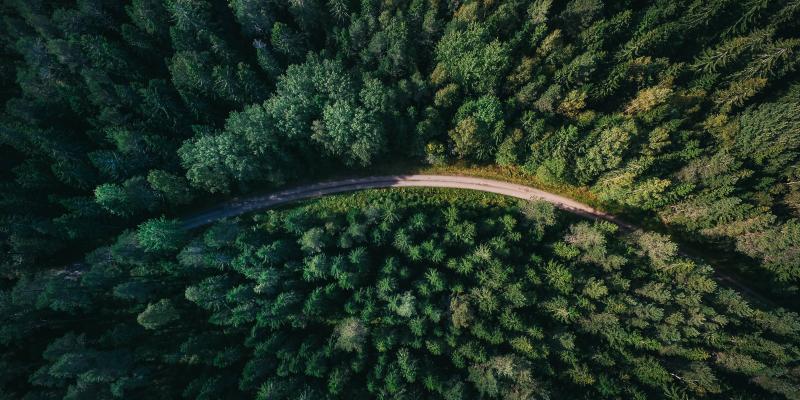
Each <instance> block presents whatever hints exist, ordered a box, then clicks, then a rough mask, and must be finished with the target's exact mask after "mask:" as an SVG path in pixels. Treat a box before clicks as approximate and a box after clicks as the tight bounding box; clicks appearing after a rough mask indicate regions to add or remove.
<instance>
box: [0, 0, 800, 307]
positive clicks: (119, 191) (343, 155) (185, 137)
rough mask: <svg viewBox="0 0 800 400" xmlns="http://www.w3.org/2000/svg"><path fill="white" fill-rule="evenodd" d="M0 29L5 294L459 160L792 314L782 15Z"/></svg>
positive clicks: (792, 222) (474, 10)
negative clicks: (255, 197)
mask: <svg viewBox="0 0 800 400" xmlns="http://www.w3.org/2000/svg"><path fill="white" fill-rule="evenodd" d="M1 7H2V14H3V23H2V35H0V36H1V37H2V39H1V40H2V41H1V42H0V51H1V52H2V58H3V62H2V69H0V73H2V91H1V93H2V96H3V103H4V105H5V106H4V109H3V112H2V117H0V149H2V154H3V157H2V166H3V168H2V175H1V176H0V179H2V181H1V182H0V184H2V189H3V192H4V194H5V196H4V197H3V201H2V213H3V222H4V223H3V226H2V235H3V238H4V240H3V252H4V254H5V255H6V257H4V260H5V261H4V262H3V264H2V271H3V275H4V276H6V277H7V278H10V279H15V278H14V277H16V276H18V275H19V274H21V273H24V271H29V270H31V269H39V270H41V269H43V268H47V266H48V265H51V264H53V263H57V262H58V260H61V259H63V258H65V254H69V255H72V256H76V255H80V253H81V252H83V251H88V250H90V249H91V248H93V247H94V246H98V245H102V244H104V243H106V242H107V238H108V237H109V235H114V234H116V233H118V232H119V231H121V230H122V229H124V228H125V227H127V226H130V224H131V223H136V222H139V221H142V220H143V219H145V218H148V217H152V216H157V215H160V214H161V213H165V212H166V213H169V212H172V211H174V210H176V209H178V208H179V207H181V206H184V205H186V204H192V203H193V202H196V201H198V199H201V200H202V199H204V198H208V196H209V195H211V194H214V193H223V194H224V193H232V192H234V193H240V192H246V191H249V190H252V189H253V188H261V189H263V188H268V187H276V186H280V185H283V184H286V183H288V182H292V181H293V180H296V179H300V178H304V177H307V176H309V174H321V175H324V171H331V170H339V171H342V170H344V169H345V168H355V169H358V168H360V167H365V166H373V165H375V164H376V163H382V162H383V163H387V162H389V163H390V162H391V160H411V161H418V162H420V163H426V162H428V163H434V164H443V163H449V162H454V161H459V160H461V161H463V162H469V163H481V164H498V165H501V166H509V167H510V168H518V169H520V170H522V171H524V172H525V173H528V174H530V175H531V176H535V177H536V178H537V179H539V180H540V181H541V182H551V183H558V184H568V185H582V186H586V187H588V188H590V190H591V191H592V192H593V193H595V194H596V195H597V196H598V197H599V198H600V199H601V200H602V201H604V202H606V203H607V204H609V205H616V206H619V207H622V208H624V209H628V210H633V211H637V212H649V213H653V214H654V215H656V216H658V218H659V219H660V220H661V221H663V222H664V223H665V224H667V225H669V226H670V227H671V228H672V229H676V230H678V231H684V232H686V233H687V235H686V236H687V237H691V238H692V239H694V240H698V241H703V242H706V243H714V244H715V245H716V246H717V247H716V248H717V249H719V250H720V251H726V252H734V251H737V252H739V253H740V255H741V256H740V257H748V258H751V259H752V260H753V263H752V264H754V265H760V267H762V269H761V270H760V271H758V272H757V274H756V275H759V276H760V277H761V278H763V279H765V280H766V281H768V282H769V285H768V286H770V287H771V288H772V289H773V290H774V291H775V292H776V294H777V295H780V296H783V297H791V296H794V295H795V294H796V292H797V283H798V282H800V257H798V256H797V255H798V251H800V248H798V243H800V221H799V220H798V217H799V216H800V184H799V183H798V179H800V169H799V168H800V167H798V151H800V150H799V149H800V112H798V111H800V84H798V72H797V64H798V63H799V62H800V61H798V60H800V57H798V51H799V50H800V37H798V35H797V33H798V32H800V22H798V21H800V2H798V1H759V0H755V1H730V0H714V1H700V0H696V1H654V2H653V1H636V2H634V1H621V2H603V1H600V0H573V1H569V2H552V1H549V0H536V1H514V0H511V1H509V0H503V1H460V0H459V1H450V2H444V1H438V0H410V1H391V2H390V1H384V2H381V1H377V0H364V1H360V2H359V1H352V0H326V1H322V0H304V1H288V2H282V1H273V0H230V1H229V2H227V3H225V2H222V1H216V2H215V1H206V0H166V1H158V0H134V1H131V2H129V3H124V2H118V1H103V0H80V1H41V0H38V1H37V0H32V1H27V0H26V1H7V2H4V4H3V5H2V6H1ZM87 219H91V220H92V221H93V224H92V225H91V226H87V225H86V224H83V223H82V221H85V220H87Z"/></svg>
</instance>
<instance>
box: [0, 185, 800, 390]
mask: <svg viewBox="0 0 800 400" xmlns="http://www.w3.org/2000/svg"><path fill="white" fill-rule="evenodd" d="M421 190H425V191H424V192H421ZM485 196H486V195H479V194H468V193H457V194H455V195H452V196H449V197H448V196H444V195H443V194H442V192H437V191H436V190H433V189H417V190H416V191H410V192H407V193H396V192H386V191H383V192H366V193H364V194H361V195H349V196H348V197H345V198H329V199H325V200H323V201H320V202H314V203H310V204H307V205H304V206H300V207H294V208H289V209H285V210H281V211H269V212H266V213H263V214H260V215H257V216H255V217H254V218H252V220H249V219H248V220H243V221H223V222H219V223H217V224H215V225H213V226H212V227H210V228H208V229H206V230H205V231H201V232H196V233H195V234H193V235H191V236H187V235H186V234H185V232H183V231H180V230H175V229H174V222H172V221H169V220H162V219H158V220H152V221H150V222H147V223H144V224H142V225H140V226H139V227H138V229H136V230H134V231H128V232H126V233H124V234H122V235H121V236H120V237H119V239H117V241H116V242H115V243H113V244H112V245H110V246H107V247H102V248H100V249H98V250H96V251H94V252H93V253H92V254H90V255H89V256H88V257H87V262H88V263H89V266H88V269H87V270H85V271H83V272H82V273H80V274H74V275H69V272H63V273H61V274H55V275H49V276H44V277H40V278H38V279H30V280H25V283H24V285H19V286H18V287H16V288H15V289H14V290H13V291H11V292H10V293H8V294H7V296H6V297H5V298H3V299H2V300H3V302H2V303H0V310H2V311H3V314H4V315H6V316H8V315H12V316H13V317H11V318H10V319H9V320H7V322H6V323H5V324H4V325H3V327H2V329H1V330H0V345H6V346H7V350H8V353H6V354H4V356H3V357H2V358H0V366H3V370H4V371H5V372H4V374H3V379H5V384H6V387H7V388H8V389H7V391H6V392H5V393H8V395H9V396H12V397H13V396H15V395H16V394H18V393H24V392H26V391H27V393H28V396H29V397H28V398H54V397H61V396H64V397H65V398H70V399H81V398H93V399H97V398H112V397H124V398H178V397H180V396H183V397H188V398H201V399H219V398H241V397H243V396H244V397H251V398H258V399H298V398H302V399H322V398H346V399H353V398H383V399H405V398H408V399H415V398H444V399H474V398H503V399H548V398H553V399H556V398H571V399H572V398H574V399H577V398H594V399H596V398H608V399H614V398H629V399H649V398H667V399H689V398H704V397H708V398H720V399H722V398H725V399H742V400H744V399H748V400H751V399H773V398H781V397H784V396H785V398H790V399H797V398H800V374H798V370H800V361H798V360H800V347H798V343H800V317H799V316H798V315H797V314H795V313H786V312H784V311H770V310H765V309H762V308H759V307H753V306H751V305H749V304H748V303H747V301H746V300H745V299H743V298H742V297H741V296H740V295H739V294H737V293H736V292H735V291H733V290H731V289H727V288H724V287H721V286H719V285H718V284H716V283H715V281H714V280H713V279H712V276H711V271H712V270H711V268H709V267H708V266H705V265H702V264H697V263H696V262H694V261H692V260H689V259H685V258H683V257H681V256H679V255H678V254H677V248H676V246H675V244H673V243H672V242H670V241H669V239H668V238H666V237H665V236H663V235H659V234H654V233H644V232H641V231H640V232H637V233H635V234H628V235H619V234H618V232H617V229H616V226H614V225H612V224H610V223H607V222H603V223H589V222H586V221H576V220H575V218H574V217H573V218H569V217H567V215H566V214H561V213H557V212H555V211H554V209H553V206H552V205H550V204H547V203H521V204H519V205H517V204H515V203H514V202H512V201H511V200H507V199H504V198H500V197H493V196H492V197H485ZM65 274H67V275H68V276H66V277H65V276H64V275H65ZM35 325H41V326H40V327H37V326H35ZM32 329H40V330H41V332H40V333H39V335H38V336H37V337H36V338H34V339H31V338H26V336H25V335H26V334H27V333H28V332H30V331H31V330H32ZM44 333H46V334H47V335H50V337H49V338H48V340H49V343H44V344H38V343H36V342H37V341H38V340H40V339H41V338H42V337H46V336H47V335H45V334H44ZM9 343H11V344H12V345H10V346H9ZM31 345H34V346H36V345H44V346H45V347H44V350H43V352H42V356H41V357H42V358H41V359H40V358H39V355H38V354H31V353H30V352H29V347H27V346H31ZM26 357H29V359H26ZM20 360H24V361H20ZM33 360H35V361H33Z"/></svg>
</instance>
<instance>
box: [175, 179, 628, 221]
mask: <svg viewBox="0 0 800 400" xmlns="http://www.w3.org/2000/svg"><path fill="white" fill-rule="evenodd" d="M387 187H438V188H451V189H468V190H479V191H482V192H490V193H497V194H501V195H505V196H511V197H516V198H519V199H525V200H534V199H536V200H543V201H546V202H548V203H552V204H554V205H555V206H556V207H557V208H560V209H562V210H565V211H569V212H572V213H575V214H579V215H582V216H585V217H588V218H593V219H603V220H607V221H610V222H613V223H615V224H617V225H619V226H621V227H622V228H624V229H626V230H633V229H635V227H634V226H633V225H630V224H628V223H626V222H624V221H622V220H620V219H619V218H617V217H614V216H613V215H609V214H606V213H604V212H602V211H599V210H596V209H594V208H592V207H590V206H588V205H586V204H583V203H579V202H577V201H575V200H572V199H569V198H566V197H563V196H559V195H556V194H553V193H549V192H545V191H542V190H539V189H534V188H531V187H528V186H523V185H517V184H514V183H508V182H502V181H496V180H492V179H483V178H473V177H466V176H450V175H391V176H373V177H368V178H355V179H345V180H338V181H330V182H322V183H315V184H312V185H305V186H299V187H296V188H293V189H288V190H283V191H280V192H276V193H271V194H267V195H263V196H254V197H249V198H245V199H235V200H231V201H229V202H227V203H224V204H222V205H220V206H217V207H214V208H212V209H209V210H206V211H203V212H200V213H198V214H194V215H192V216H191V217H189V218H186V219H185V220H184V226H185V227H186V228H189V229H191V228H197V227H200V226H203V225H206V224H209V223H211V222H214V221H216V220H219V219H222V218H228V217H234V216H237V215H242V214H246V213H249V212H252V211H256V210H260V209H264V208H269V207H274V206H277V205H281V204H285V203H290V202H293V201H298V200H304V199H310V198H315V197H321V196H325V195H329V194H335V193H343V192H353V191H358V190H365V189H376V188H387Z"/></svg>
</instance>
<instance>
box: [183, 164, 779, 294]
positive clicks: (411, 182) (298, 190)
mask: <svg viewBox="0 0 800 400" xmlns="http://www.w3.org/2000/svg"><path fill="white" fill-rule="evenodd" d="M388 187H436V188H451V189H468V190H478V191H482V192H489V193H496V194H501V195H505V196H511V197H516V198H519V199H524V200H543V201H546V202H548V203H552V204H553V205H555V206H556V207H557V208H559V209H562V210H565V211H568V212H571V213H574V214H578V215H581V216H584V217H587V218H591V219H596V220H597V219H601V220H605V221H609V222H612V223H614V224H617V225H618V226H619V227H620V228H622V229H623V230H625V231H633V230H636V229H638V228H637V227H636V226H634V225H631V224H629V223H627V222H625V221H622V220H621V219H620V218H618V217H615V216H613V215H610V214H607V213H604V212H602V211H600V210H596V209H594V208H592V207H590V206H588V205H586V204H583V203H580V202H577V201H575V200H572V199H569V198H566V197H563V196H559V195H557V194H553V193H549V192H545V191H542V190H539V189H534V188H532V187H528V186H524V185H518V184H514V183H509V182H503V181H497V180H494V179H484V178H473V177H467V176H456V175H387V176H373V177H367V178H352V179H342V180H337V181H329V182H322V183H315V184H311V185H304V186H298V187H295V188H293V189H287V190H283V191H279V192H276V193H271V194H266V195H260V196H253V197H248V198H245V199H233V200H230V201H227V202H225V203H223V204H221V205H219V206H216V207H214V208H210V209H208V210H205V211H201V212H199V213H195V214H192V215H191V216H189V217H186V218H184V219H183V226H184V228H186V229H193V228H198V227H201V226H204V225H207V224H210V223H212V222H214V221H217V220H220V219H223V218H229V217H235V216H238V215H242V214H246V213H249V212H253V211H256V210H261V209H265V208H270V207H275V206H278V205H281V204H286V203H291V202H294V201H298V200H304V199H311V198H316V197H321V196H326V195H330V194H335V193H343V192H353V191H358V190H365V189H377V188H388ZM680 255H681V256H685V257H688V255H687V254H686V253H684V252H681V253H680ZM715 276H716V278H717V280H718V281H719V282H720V283H723V284H726V286H730V287H735V288H736V289H738V290H740V291H741V292H744V293H747V294H748V295H749V296H750V297H752V298H754V299H757V300H759V301H761V302H762V303H766V304H771V305H774V302H772V301H771V300H769V299H767V298H765V297H764V296H762V295H760V294H759V293H757V292H756V291H754V290H753V289H751V288H750V287H748V286H747V285H745V284H743V283H741V282H740V281H739V280H738V279H736V278H734V277H733V276H731V275H729V274H727V273H724V272H722V271H720V270H719V269H717V268H715Z"/></svg>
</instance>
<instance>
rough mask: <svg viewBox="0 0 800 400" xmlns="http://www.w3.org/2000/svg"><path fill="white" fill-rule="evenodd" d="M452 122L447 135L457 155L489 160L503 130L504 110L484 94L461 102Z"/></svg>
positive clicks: (496, 101)
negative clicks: (451, 128)
mask: <svg viewBox="0 0 800 400" xmlns="http://www.w3.org/2000/svg"><path fill="white" fill-rule="evenodd" d="M455 123H456V126H455V128H454V129H453V130H451V131H450V132H449V134H450V138H451V139H453V142H454V143H455V151H456V154H458V155H459V156H460V157H462V158H467V159H473V160H476V161H486V160H490V159H492V157H493V156H494V154H495V149H496V148H497V146H498V145H499V144H500V141H501V140H502V138H503V135H504V129H505V124H504V121H503V109H502V106H501V105H500V101H499V100H498V99H497V98H496V97H494V96H491V95H487V96H483V97H481V98H479V99H478V100H475V101H469V102H466V103H464V104H463V105H462V106H461V107H459V109H458V112H456V117H455Z"/></svg>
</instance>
